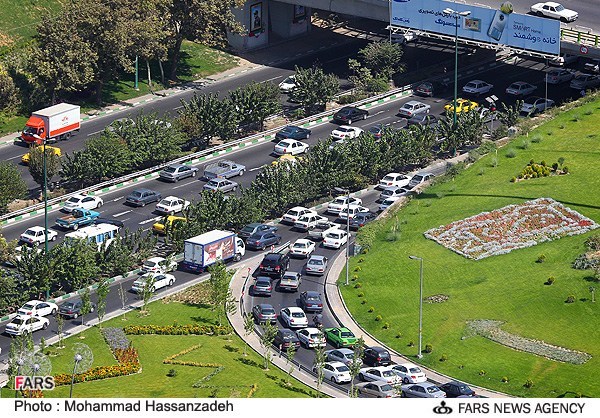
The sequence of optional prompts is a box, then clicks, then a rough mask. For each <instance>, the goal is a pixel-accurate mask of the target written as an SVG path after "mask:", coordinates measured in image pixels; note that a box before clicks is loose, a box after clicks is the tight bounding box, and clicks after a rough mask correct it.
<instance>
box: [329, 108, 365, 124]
mask: <svg viewBox="0 0 600 418" xmlns="http://www.w3.org/2000/svg"><path fill="white" fill-rule="evenodd" d="M367 116H369V112H368V111H366V110H364V109H359V108H358V107H354V106H344V107H342V108H341V109H340V110H338V111H337V112H335V113H334V114H333V121H334V122H337V123H344V124H346V125H350V124H351V123H352V122H355V121H357V120H365V119H366V118H367Z"/></svg>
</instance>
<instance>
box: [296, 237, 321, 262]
mask: <svg viewBox="0 0 600 418" xmlns="http://www.w3.org/2000/svg"><path fill="white" fill-rule="evenodd" d="M315 248H316V245H315V243H314V242H313V241H311V240H309V239H306V238H300V239H297V240H296V242H294V244H293V245H292V247H291V248H290V256H291V257H300V258H308V257H310V255H311V254H312V253H313V252H314V251H315Z"/></svg>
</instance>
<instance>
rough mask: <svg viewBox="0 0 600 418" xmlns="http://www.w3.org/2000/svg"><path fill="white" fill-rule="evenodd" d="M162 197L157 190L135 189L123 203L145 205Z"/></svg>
mask: <svg viewBox="0 0 600 418" xmlns="http://www.w3.org/2000/svg"><path fill="white" fill-rule="evenodd" d="M161 198H162V195H161V194H160V193H159V192H156V191H154V190H150V189H136V190H134V191H133V192H131V193H130V194H129V196H127V197H126V198H125V203H128V204H130V205H133V206H142V207H143V206H146V205H147V204H148V203H154V202H158V201H159V200H160V199H161Z"/></svg>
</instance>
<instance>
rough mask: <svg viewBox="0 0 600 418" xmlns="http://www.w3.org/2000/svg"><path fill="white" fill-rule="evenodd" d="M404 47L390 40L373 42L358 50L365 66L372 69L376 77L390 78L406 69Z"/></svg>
mask: <svg viewBox="0 0 600 418" xmlns="http://www.w3.org/2000/svg"><path fill="white" fill-rule="evenodd" d="M403 53H404V52H403V51H402V47H401V46H400V45H398V44H396V43H390V42H371V43H369V44H368V45H367V46H366V47H364V48H363V49H361V50H360V51H358V55H359V57H360V59H361V61H362V62H363V63H364V65H365V67H367V68H368V69H369V70H371V71H372V73H373V75H374V76H375V78H378V77H383V78H385V79H386V80H390V79H391V78H392V75H394V74H395V73H398V72H402V71H404V64H402V62H401V60H402V55H403Z"/></svg>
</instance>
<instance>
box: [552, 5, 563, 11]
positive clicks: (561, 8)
mask: <svg viewBox="0 0 600 418" xmlns="http://www.w3.org/2000/svg"><path fill="white" fill-rule="evenodd" d="M554 10H556V11H557V12H562V11H563V10H565V6H563V5H562V4H559V5H557V6H556V7H555V8H554Z"/></svg>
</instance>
